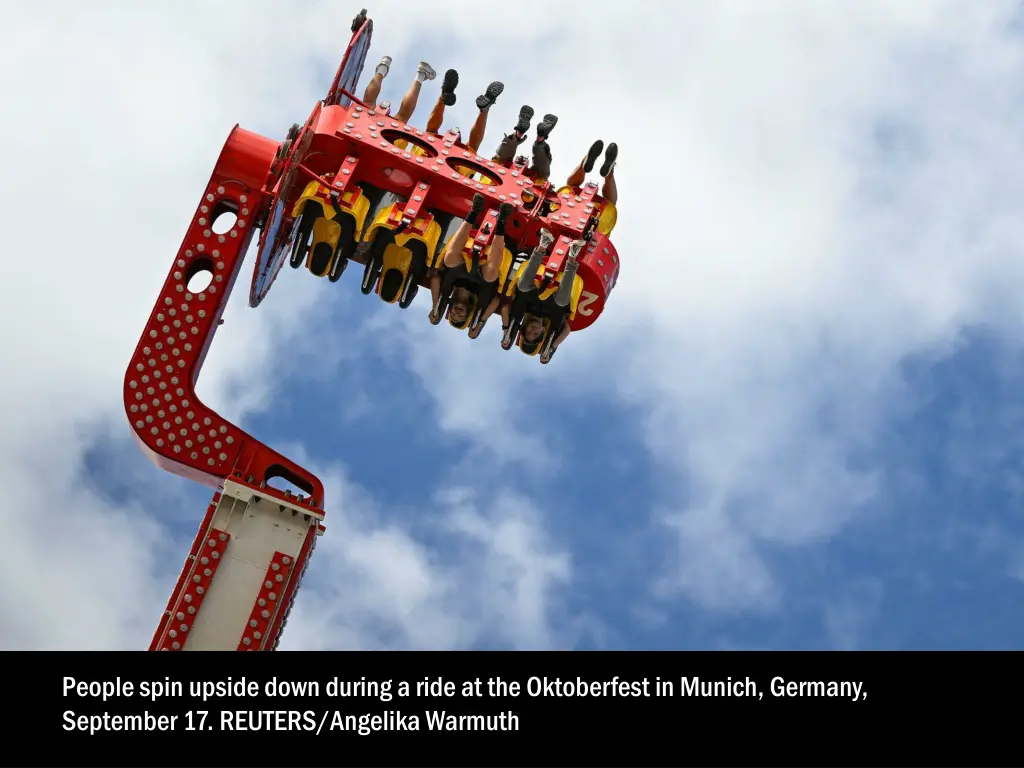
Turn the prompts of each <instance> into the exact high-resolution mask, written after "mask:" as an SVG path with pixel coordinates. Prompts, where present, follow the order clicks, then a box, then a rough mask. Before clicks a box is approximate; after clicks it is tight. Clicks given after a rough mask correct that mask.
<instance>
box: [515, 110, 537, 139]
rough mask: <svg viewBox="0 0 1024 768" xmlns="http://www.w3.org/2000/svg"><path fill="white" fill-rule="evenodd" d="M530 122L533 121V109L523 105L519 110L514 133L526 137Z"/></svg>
mask: <svg viewBox="0 0 1024 768" xmlns="http://www.w3.org/2000/svg"><path fill="white" fill-rule="evenodd" d="M531 120H533V107H531V106H530V105H528V104H523V106H521V107H520V108H519V122H517V123H516V129H515V130H516V133H517V134H519V135H520V136H524V135H526V132H527V131H528V130H530V121H531Z"/></svg>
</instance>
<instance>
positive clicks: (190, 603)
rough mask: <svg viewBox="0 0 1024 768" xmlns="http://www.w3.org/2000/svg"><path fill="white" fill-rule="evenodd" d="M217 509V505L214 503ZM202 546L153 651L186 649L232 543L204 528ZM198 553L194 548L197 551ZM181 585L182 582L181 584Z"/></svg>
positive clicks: (225, 534)
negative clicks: (219, 567)
mask: <svg viewBox="0 0 1024 768" xmlns="http://www.w3.org/2000/svg"><path fill="white" fill-rule="evenodd" d="M214 506H216V502H215V503H214ZM202 531H203V533H204V535H203V539H204V540H203V543H202V546H200V547H199V549H198V552H195V551H194V552H192V553H191V554H190V555H189V559H190V560H191V561H192V564H191V568H189V567H188V566H187V565H186V567H185V569H184V570H183V571H182V576H183V577H187V579H188V581H187V582H186V584H185V585H184V587H185V588H184V590H181V591H179V589H176V590H175V592H174V593H175V594H180V597H179V598H178V600H177V602H176V604H175V605H173V606H172V607H171V608H170V609H169V610H168V611H167V613H165V614H164V620H163V621H162V622H161V623H160V628H159V629H158V630H157V634H156V637H154V638H153V643H152V645H151V646H150V650H161V651H180V650H181V649H182V647H183V646H184V645H185V640H186V636H187V634H188V632H189V630H191V629H192V625H193V624H194V623H195V620H196V617H197V616H198V615H199V609H200V608H201V607H202V605H203V600H204V599H205V598H206V593H207V592H208V591H209V589H210V582H212V581H213V576H214V574H215V573H216V572H217V567H218V566H219V565H220V563H221V561H222V560H223V559H224V551H225V550H226V549H227V546H228V542H230V541H231V534H229V533H228V532H227V531H222V530H220V529H218V528H209V529H207V528H206V526H205V525H204V526H203V528H202ZM194 549H195V548H194ZM179 584H180V580H179Z"/></svg>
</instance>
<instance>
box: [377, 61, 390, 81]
mask: <svg viewBox="0 0 1024 768" xmlns="http://www.w3.org/2000/svg"><path fill="white" fill-rule="evenodd" d="M390 70H391V57H390V56H381V57H380V64H378V65H377V74H378V75H380V76H381V77H387V76H388V72H389V71H390Z"/></svg>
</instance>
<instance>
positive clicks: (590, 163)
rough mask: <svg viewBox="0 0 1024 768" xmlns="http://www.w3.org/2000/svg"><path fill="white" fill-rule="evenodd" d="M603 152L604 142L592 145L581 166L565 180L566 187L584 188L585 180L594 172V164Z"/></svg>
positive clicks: (581, 161)
mask: <svg viewBox="0 0 1024 768" xmlns="http://www.w3.org/2000/svg"><path fill="white" fill-rule="evenodd" d="M603 151H604V142H603V141H601V140H600V139H598V140H597V141H595V142H594V143H593V144H591V145H590V149H589V150H587V154H586V156H585V157H584V158H583V159H582V160H580V164H579V165H577V166H576V168H575V170H573V172H572V173H570V174H569V178H568V179H566V180H565V183H566V185H567V186H570V187H579V186H582V185H583V180H584V179H585V178H586V177H587V174H588V173H590V172H591V171H592V170H594V163H596V162H597V158H599V157H600V156H601V152H603Z"/></svg>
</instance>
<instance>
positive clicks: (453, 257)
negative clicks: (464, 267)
mask: <svg viewBox="0 0 1024 768" xmlns="http://www.w3.org/2000/svg"><path fill="white" fill-rule="evenodd" d="M485 203H486V200H484V196H483V195H481V194H480V193H477V194H475V195H473V204H472V207H471V208H470V209H469V214H468V215H467V216H466V218H465V220H464V221H463V222H462V223H461V224H460V225H459V228H458V229H457V230H455V234H454V235H452V236H451V239H450V240H448V243H447V244H446V245H445V247H444V256H443V261H444V265H445V266H446V267H457V266H459V265H460V264H463V263H464V259H463V256H462V251H463V249H464V248H465V247H466V241H467V240H469V234H470V232H472V231H473V230H474V229H475V228H476V226H477V225H478V224H479V223H480V215H481V214H482V213H483V212H484V205H485Z"/></svg>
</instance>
